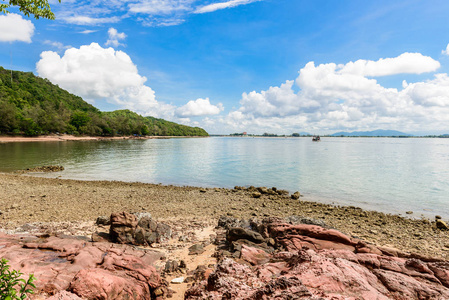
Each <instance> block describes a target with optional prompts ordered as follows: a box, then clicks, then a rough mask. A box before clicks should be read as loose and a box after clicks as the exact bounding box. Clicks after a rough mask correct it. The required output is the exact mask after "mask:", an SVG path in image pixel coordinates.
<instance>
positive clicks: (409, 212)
mask: <svg viewBox="0 0 449 300" xmlns="http://www.w3.org/2000/svg"><path fill="white" fill-rule="evenodd" d="M405 213H406V214H407V215H412V214H413V212H412V211H411V210H409V211H406V212H405Z"/></svg>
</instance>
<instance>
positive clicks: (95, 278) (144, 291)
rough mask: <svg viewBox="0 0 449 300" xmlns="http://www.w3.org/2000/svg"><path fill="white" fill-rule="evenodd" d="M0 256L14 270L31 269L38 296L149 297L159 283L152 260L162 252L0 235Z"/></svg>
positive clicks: (70, 239)
mask: <svg viewBox="0 0 449 300" xmlns="http://www.w3.org/2000/svg"><path fill="white" fill-rule="evenodd" d="M0 256H1V257H2V258H6V259H8V260H9V264H10V265H11V267H12V268H13V269H16V270H21V272H23V273H24V274H34V276H35V277H36V278H37V279H36V281H35V284H36V287H37V290H35V293H36V294H37V295H39V297H42V295H47V296H48V297H50V296H53V298H50V299H79V298H82V299H154V298H155V295H154V291H155V290H157V289H160V288H163V281H162V280H161V278H160V275H159V274H158V272H157V271H156V269H155V268H154V267H153V264H154V262H155V261H157V260H160V259H161V257H163V256H164V254H163V253H160V252H156V251H151V250H143V249H136V248H133V247H130V246H127V245H118V244H112V243H92V242H89V241H88V239H85V238H73V237H67V236H65V237H54V236H52V237H46V238H42V237H36V236H30V235H4V234H1V235H0ZM34 297H37V296H34ZM39 299H41V298H39Z"/></svg>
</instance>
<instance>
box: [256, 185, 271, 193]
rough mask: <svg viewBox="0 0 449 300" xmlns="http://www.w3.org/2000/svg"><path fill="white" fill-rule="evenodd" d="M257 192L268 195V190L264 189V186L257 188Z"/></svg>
mask: <svg viewBox="0 0 449 300" xmlns="http://www.w3.org/2000/svg"><path fill="white" fill-rule="evenodd" d="M257 190H258V191H259V193H261V194H268V189H267V188H266V187H264V186H261V187H258V188H257Z"/></svg>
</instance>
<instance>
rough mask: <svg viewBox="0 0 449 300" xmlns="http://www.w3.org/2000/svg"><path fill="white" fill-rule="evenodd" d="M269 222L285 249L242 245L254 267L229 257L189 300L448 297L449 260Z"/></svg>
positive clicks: (310, 227)
mask: <svg viewBox="0 0 449 300" xmlns="http://www.w3.org/2000/svg"><path fill="white" fill-rule="evenodd" d="M264 226H265V229H264V230H265V237H272V238H274V239H275V240H276V244H277V245H278V246H281V247H282V248H283V249H285V250H286V251H284V252H277V253H273V254H268V253H266V252H264V251H262V250H260V249H256V248H252V247H248V246H246V245H244V244H243V245H242V249H241V258H242V259H243V260H245V261H248V262H250V263H251V264H253V265H254V266H253V267H249V266H248V265H245V264H239V263H238V262H236V261H233V260H231V259H228V258H225V259H223V260H222V261H221V262H220V263H219V265H218V266H217V269H216V271H215V272H214V273H212V274H211V275H210V276H209V278H208V280H207V281H206V280H204V281H202V282H200V283H199V284H197V285H194V286H193V287H191V288H190V289H189V290H188V291H187V293H186V296H185V299H222V298H226V299H236V300H237V299H309V300H310V299H332V300H343V299H345V300H346V299H354V300H355V299H378V300H381V299H401V300H402V299H404V300H405V299H407V300H408V299H449V262H441V261H440V262H438V261H434V260H432V259H425V260H421V259H418V258H419V257H418V258H417V256H415V255H412V254H406V253H402V252H400V251H396V250H395V249H388V248H378V247H375V246H374V245H369V244H367V243H364V242H363V241H359V240H356V239H352V238H350V237H348V236H346V235H344V234H342V233H340V232H338V231H336V230H328V229H324V228H321V227H319V226H316V225H290V224H281V223H279V222H273V223H265V224H264ZM259 256H262V257H263V259H258V258H259ZM398 256H400V257H398Z"/></svg>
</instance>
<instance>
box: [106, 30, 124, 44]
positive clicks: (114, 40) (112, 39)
mask: <svg viewBox="0 0 449 300" xmlns="http://www.w3.org/2000/svg"><path fill="white" fill-rule="evenodd" d="M108 35H109V39H108V40H107V42H106V46H114V47H118V46H124V45H123V44H122V43H120V42H119V41H121V40H124V39H125V38H126V34H125V33H124V32H118V31H117V29H115V28H112V27H111V28H109V30H108Z"/></svg>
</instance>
